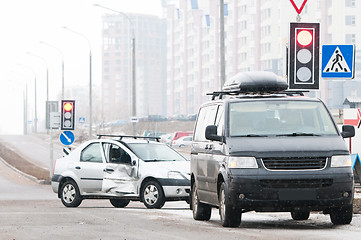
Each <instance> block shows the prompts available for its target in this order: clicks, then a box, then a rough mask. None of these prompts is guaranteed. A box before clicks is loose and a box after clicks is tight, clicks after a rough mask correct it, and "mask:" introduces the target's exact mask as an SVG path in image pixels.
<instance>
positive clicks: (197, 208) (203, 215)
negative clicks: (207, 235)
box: [191, 183, 212, 221]
mask: <svg viewBox="0 0 361 240" xmlns="http://www.w3.org/2000/svg"><path fill="white" fill-rule="evenodd" d="M191 198H192V199H191V209H192V212H193V219H194V220H200V221H208V220H209V219H211V214H212V207H211V206H209V205H208V204H204V203H201V202H200V201H199V198H198V190H197V186H196V184H195V183H194V184H193V186H192V193H191Z"/></svg>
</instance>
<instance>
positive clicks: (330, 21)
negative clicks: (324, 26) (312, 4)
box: [327, 15, 332, 25]
mask: <svg viewBox="0 0 361 240" xmlns="http://www.w3.org/2000/svg"><path fill="white" fill-rule="evenodd" d="M327 23H328V25H332V15H330V16H328V17H327Z"/></svg>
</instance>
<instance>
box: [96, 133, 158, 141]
mask: <svg viewBox="0 0 361 240" xmlns="http://www.w3.org/2000/svg"><path fill="white" fill-rule="evenodd" d="M97 136H98V139H100V138H102V137H119V140H122V139H123V138H134V139H139V138H141V139H145V140H149V139H155V140H156V141H157V142H159V140H160V137H145V136H130V135H113V134H97Z"/></svg>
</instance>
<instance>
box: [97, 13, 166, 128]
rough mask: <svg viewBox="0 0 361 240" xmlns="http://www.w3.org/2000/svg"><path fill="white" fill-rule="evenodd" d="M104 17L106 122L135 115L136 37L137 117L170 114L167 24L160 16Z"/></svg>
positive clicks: (103, 70)
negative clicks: (133, 45) (133, 46)
mask: <svg viewBox="0 0 361 240" xmlns="http://www.w3.org/2000/svg"><path fill="white" fill-rule="evenodd" d="M127 16H128V17H125V16H124V15H121V14H107V15H105V16H104V17H103V33H102V35H103V53H102V57H103V59H102V65H103V66H102V87H101V88H102V107H103V110H102V121H103V122H115V121H117V122H128V121H129V120H130V117H131V116H132V76H133V75H132V38H133V37H134V38H135V46H136V47H135V56H136V57H135V65H136V68H135V75H136V116H137V117H143V116H148V115H165V114H166V103H167V101H166V25H165V20H164V19H161V18H159V17H156V16H150V15H138V14H127Z"/></svg>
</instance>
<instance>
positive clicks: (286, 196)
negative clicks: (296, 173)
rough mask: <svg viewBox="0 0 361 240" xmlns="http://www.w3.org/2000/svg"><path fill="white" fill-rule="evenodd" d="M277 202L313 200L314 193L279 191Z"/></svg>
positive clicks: (314, 197)
mask: <svg viewBox="0 0 361 240" xmlns="http://www.w3.org/2000/svg"><path fill="white" fill-rule="evenodd" d="M278 198H279V200H315V199H316V192H315V191H304V190H297V191H296V190H288V191H280V192H279V193H278Z"/></svg>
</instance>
